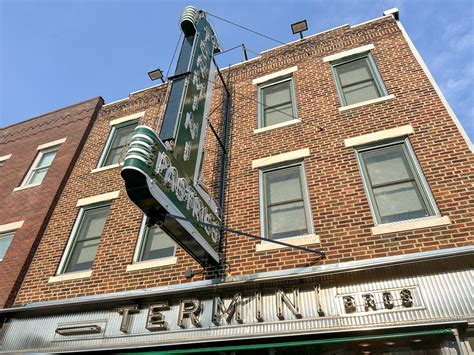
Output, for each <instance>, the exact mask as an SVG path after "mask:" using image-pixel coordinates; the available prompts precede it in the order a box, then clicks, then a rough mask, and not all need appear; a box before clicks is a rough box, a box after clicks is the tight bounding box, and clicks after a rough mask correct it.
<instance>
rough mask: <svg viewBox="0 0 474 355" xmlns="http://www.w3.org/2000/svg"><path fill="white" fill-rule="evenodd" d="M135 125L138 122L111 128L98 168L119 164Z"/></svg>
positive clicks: (134, 121)
mask: <svg viewBox="0 0 474 355" xmlns="http://www.w3.org/2000/svg"><path fill="white" fill-rule="evenodd" d="M137 124H138V122H137V121H136V120H133V121H129V122H126V123H124V124H121V125H116V126H113V127H112V131H111V132H110V135H109V139H108V141H107V144H106V145H105V149H104V152H103V153H102V157H101V159H100V162H99V167H104V166H109V165H114V164H118V163H119V160H120V157H121V156H122V154H123V153H124V150H125V149H126V147H127V145H128V143H129V142H130V138H131V136H132V133H133V130H134V129H135V127H136V126H137Z"/></svg>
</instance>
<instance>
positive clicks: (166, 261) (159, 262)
mask: <svg viewBox="0 0 474 355" xmlns="http://www.w3.org/2000/svg"><path fill="white" fill-rule="evenodd" d="M177 261H178V258H176V257H175V256H170V257H168V258H161V259H155V260H149V261H142V262H138V263H135V264H131V265H127V271H136V270H143V269H151V268H154V267H160V266H166V265H174V264H176V263H177Z"/></svg>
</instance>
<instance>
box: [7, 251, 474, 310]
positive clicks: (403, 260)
mask: <svg viewBox="0 0 474 355" xmlns="http://www.w3.org/2000/svg"><path fill="white" fill-rule="evenodd" d="M471 254H473V255H474V245H469V246H464V247H459V248H450V249H441V250H432V251H425V252H420V253H411V254H401V255H394V256H386V257H381V258H373V259H364V260H356V261H348V262H343V263H334V264H323V265H317V266H310V267H301V268H293V269H285V270H277V271H267V272H262V273H255V274H250V275H238V276H229V277H227V278H223V279H215V280H204V281H195V282H189V283H184V284H174V285H169V286H161V287H154V288H146V289H140V290H129V291H122V292H114V293H105V294H100V295H92V296H81V297H76V298H66V299H61V300H53V301H42V302H35V303H30V304H25V305H21V306H17V307H12V308H4V309H0V314H10V313H19V312H28V311H34V310H41V309H47V308H55V307H65V306H77V305H81V304H86V303H92V302H94V303H107V302H112V301H122V300H129V299H131V298H139V297H155V296H162V295H168V294H173V295H176V294H178V293H180V292H189V290H193V291H196V292H197V291H199V290H205V289H209V288H210V287H212V288H214V289H215V290H216V291H217V290H218V289H219V288H222V287H228V286H238V285H239V284H249V283H252V282H261V281H270V280H271V281H277V280H286V279H301V278H306V277H314V276H321V275H328V274H334V273H344V272H352V271H361V270H367V269H372V268H374V267H385V266H392V265H398V264H407V263H414V262H421V261H427V260H432V259H442V258H449V257H456V256H462V255H471Z"/></svg>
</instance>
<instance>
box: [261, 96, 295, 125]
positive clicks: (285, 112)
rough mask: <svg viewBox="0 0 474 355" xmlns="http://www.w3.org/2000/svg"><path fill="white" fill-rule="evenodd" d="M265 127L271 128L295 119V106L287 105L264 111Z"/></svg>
mask: <svg viewBox="0 0 474 355" xmlns="http://www.w3.org/2000/svg"><path fill="white" fill-rule="evenodd" d="M264 115H265V117H264V125H265V126H271V125H274V124H277V123H282V122H285V121H289V120H292V119H293V116H294V113H293V104H292V103H291V102H290V103H287V104H283V105H279V106H276V107H274V108H266V109H265V110H264Z"/></svg>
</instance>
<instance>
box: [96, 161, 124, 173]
mask: <svg viewBox="0 0 474 355" xmlns="http://www.w3.org/2000/svg"><path fill="white" fill-rule="evenodd" d="M119 166H120V164H118V163H117V164H112V165H106V166H101V167H100V168H95V169H92V170H91V174H93V173H98V172H100V171H104V170H110V169H113V168H118V167H119Z"/></svg>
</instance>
